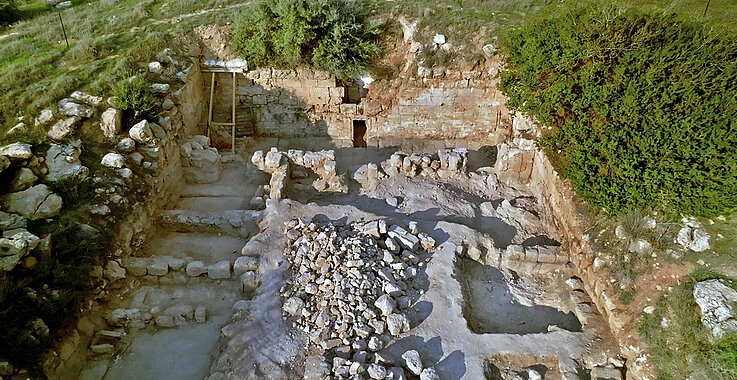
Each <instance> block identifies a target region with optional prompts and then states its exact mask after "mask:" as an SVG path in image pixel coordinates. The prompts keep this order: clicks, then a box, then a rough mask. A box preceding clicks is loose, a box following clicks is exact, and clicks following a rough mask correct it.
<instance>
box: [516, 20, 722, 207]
mask: <svg viewBox="0 0 737 380" xmlns="http://www.w3.org/2000/svg"><path fill="white" fill-rule="evenodd" d="M504 45H505V46H504V49H505V53H506V55H507V67H508V70H507V71H506V73H504V74H503V76H502V89H503V91H505V93H506V94H507V95H508V96H509V104H510V106H511V107H512V108H514V109H517V110H520V111H523V112H525V113H528V114H530V115H533V116H534V117H536V118H537V119H538V121H539V122H540V123H541V124H543V125H546V126H549V127H551V130H550V132H549V133H547V134H545V135H544V136H543V137H542V138H541V139H540V141H539V144H540V145H541V146H542V147H544V148H546V150H547V152H548V154H549V156H550V157H551V158H552V159H553V161H554V162H555V163H556V165H557V167H558V169H559V170H560V171H561V172H562V173H563V175H564V176H565V177H567V178H569V179H570V180H571V181H572V184H573V186H574V187H575V188H576V190H577V192H578V193H579V194H581V195H582V196H583V197H584V198H586V199H588V200H589V201H591V202H593V203H594V204H596V205H599V206H601V207H603V208H605V209H607V210H609V211H611V212H614V213H620V212H623V211H626V210H628V209H632V208H643V207H653V208H661V209H666V210H669V211H673V212H682V213H687V214H693V215H698V216H712V215H716V214H719V213H722V212H726V211H730V210H733V209H734V208H735V206H737V174H736V173H737V40H736V39H735V38H734V37H733V36H717V35H715V34H714V33H712V32H710V31H709V30H707V29H706V28H705V27H704V26H702V25H698V24H695V23H691V22H686V21H683V20H680V19H678V18H677V17H676V16H674V15H663V14H638V13H634V12H632V11H616V10H613V9H605V10H592V9H587V10H576V11H569V12H567V13H565V14H560V15H558V16H555V17H553V18H549V19H545V20H537V21H534V22H531V23H529V24H528V25H526V26H525V27H523V28H521V29H519V30H516V31H513V32H511V33H510V34H509V35H508V36H507V38H506V39H505V42H504Z"/></svg>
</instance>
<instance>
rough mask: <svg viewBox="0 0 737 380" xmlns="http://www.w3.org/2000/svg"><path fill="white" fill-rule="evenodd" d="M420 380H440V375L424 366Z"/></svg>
mask: <svg viewBox="0 0 737 380" xmlns="http://www.w3.org/2000/svg"><path fill="white" fill-rule="evenodd" d="M535 373H537V372H535ZM539 376H540V375H538V377H537V378H535V380H540V377H539ZM532 379H533V377H529V380H532ZM420 380H440V376H438V373H437V372H435V368H433V367H430V368H425V369H424V370H423V371H422V373H420Z"/></svg>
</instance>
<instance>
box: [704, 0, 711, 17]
mask: <svg viewBox="0 0 737 380" xmlns="http://www.w3.org/2000/svg"><path fill="white" fill-rule="evenodd" d="M709 4H711V0H708V1H707V2H706V8H705V9H704V16H706V11H708V10H709Z"/></svg>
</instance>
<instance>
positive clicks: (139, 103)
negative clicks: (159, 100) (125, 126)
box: [113, 77, 156, 121]
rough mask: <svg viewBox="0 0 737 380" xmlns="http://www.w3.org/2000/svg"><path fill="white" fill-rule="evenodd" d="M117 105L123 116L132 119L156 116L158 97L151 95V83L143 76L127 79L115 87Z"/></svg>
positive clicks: (114, 93) (137, 119)
mask: <svg viewBox="0 0 737 380" xmlns="http://www.w3.org/2000/svg"><path fill="white" fill-rule="evenodd" d="M113 95H114V96H115V98H114V99H115V106H116V107H118V108H119V109H120V110H121V111H123V116H125V118H126V119H128V120H132V121H139V120H142V119H150V118H153V117H154V116H156V99H154V97H153V96H152V95H151V91H150V84H149V83H148V82H147V81H145V80H144V79H143V78H140V77H136V78H133V79H126V80H123V81H121V82H120V83H118V85H117V86H116V87H115V88H114V89H113Z"/></svg>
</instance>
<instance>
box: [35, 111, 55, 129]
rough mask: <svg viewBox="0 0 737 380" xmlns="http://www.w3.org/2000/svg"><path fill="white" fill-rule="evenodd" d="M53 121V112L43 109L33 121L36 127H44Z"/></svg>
mask: <svg viewBox="0 0 737 380" xmlns="http://www.w3.org/2000/svg"><path fill="white" fill-rule="evenodd" d="M52 120H54V111H52V110H50V109H45V110H42V111H41V114H39V115H38V117H37V118H36V120H35V123H36V126H41V125H46V124H48V123H50V122H51V121H52Z"/></svg>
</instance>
